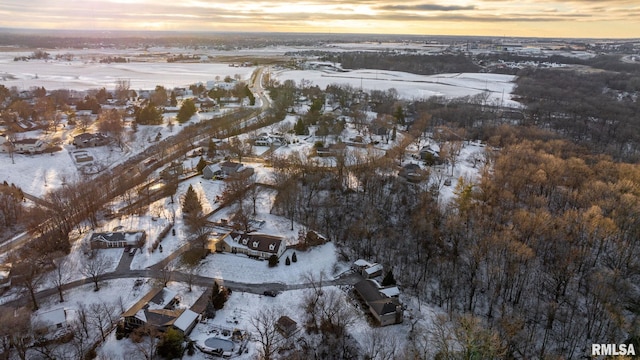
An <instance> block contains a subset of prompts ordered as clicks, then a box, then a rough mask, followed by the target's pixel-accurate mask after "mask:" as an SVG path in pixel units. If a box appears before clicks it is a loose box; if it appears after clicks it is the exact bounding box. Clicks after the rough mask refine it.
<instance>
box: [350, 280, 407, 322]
mask: <svg viewBox="0 0 640 360" xmlns="http://www.w3.org/2000/svg"><path fill="white" fill-rule="evenodd" d="M355 291H356V293H357V294H358V296H360V298H361V299H362V300H363V301H364V303H365V304H366V305H367V306H368V308H369V312H371V315H373V317H374V318H375V319H376V321H377V322H378V323H379V324H380V326H387V325H393V324H399V323H401V322H402V320H403V314H404V310H403V308H402V304H401V303H400V300H398V298H397V297H388V296H386V295H385V294H384V292H382V291H381V289H380V288H379V287H378V286H377V285H376V283H375V282H374V281H373V280H362V281H360V282H359V283H357V284H356V285H355Z"/></svg>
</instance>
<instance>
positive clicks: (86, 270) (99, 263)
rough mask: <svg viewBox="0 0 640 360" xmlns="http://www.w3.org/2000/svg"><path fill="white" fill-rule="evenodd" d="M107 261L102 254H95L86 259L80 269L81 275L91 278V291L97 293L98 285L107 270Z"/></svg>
mask: <svg viewBox="0 0 640 360" xmlns="http://www.w3.org/2000/svg"><path fill="white" fill-rule="evenodd" d="M109 265H110V263H109V259H107V257H106V256H104V255H102V254H97V255H94V256H92V257H91V258H89V259H87V260H86V261H85V263H84V266H83V267H82V268H81V269H80V273H82V275H84V276H86V277H89V278H91V281H93V284H94V285H95V287H94V289H93V291H99V290H100V285H99V282H100V280H101V279H102V276H103V275H104V274H105V273H106V272H107V270H108V269H109Z"/></svg>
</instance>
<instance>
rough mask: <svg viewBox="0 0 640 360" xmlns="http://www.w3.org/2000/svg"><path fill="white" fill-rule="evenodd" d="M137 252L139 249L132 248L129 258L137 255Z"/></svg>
mask: <svg viewBox="0 0 640 360" xmlns="http://www.w3.org/2000/svg"><path fill="white" fill-rule="evenodd" d="M137 250H138V248H136V247H134V248H131V250H129V256H133V255H135V254H136V251H137Z"/></svg>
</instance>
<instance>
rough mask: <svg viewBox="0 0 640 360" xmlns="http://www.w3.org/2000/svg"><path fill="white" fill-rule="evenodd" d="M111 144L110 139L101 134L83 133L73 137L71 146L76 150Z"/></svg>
mask: <svg viewBox="0 0 640 360" xmlns="http://www.w3.org/2000/svg"><path fill="white" fill-rule="evenodd" d="M110 142H111V138H110V137H108V136H107V135H105V134H102V133H95V134H91V133H84V134H80V135H76V136H74V137H73V142H72V144H73V145H75V146H76V147H77V148H86V147H94V146H103V145H107V144H109V143H110Z"/></svg>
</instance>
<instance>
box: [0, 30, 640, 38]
mask: <svg viewBox="0 0 640 360" xmlns="http://www.w3.org/2000/svg"><path fill="white" fill-rule="evenodd" d="M4 31H9V32H31V33H47V34H49V35H50V36H49V37H54V36H55V35H54V34H51V32H57V33H64V32H70V33H74V32H82V33H91V34H98V33H99V34H103V35H104V33H114V34H117V33H120V34H127V33H128V34H195V35H205V34H220V35H223V34H234V35H249V34H262V35H269V34H280V35H282V34H290V35H313V36H354V37H356V36H366V37H373V36H382V37H398V36H408V37H414V38H485V39H500V38H502V39H505V38H512V39H531V40H564V41H566V40H583V41H584V40H598V41H602V40H612V41H640V37H629V38H625V37H562V36H535V37H534V36H517V35H508V34H504V35H471V34H467V35H446V34H440V35H428V34H412V33H396V34H385V33H348V32H343V33H335V32H295V31H273V30H271V31H221V30H151V29H145V30H125V29H59V28H48V29H45V28H13V27H0V35H2V32H4ZM25 35H26V34H25Z"/></svg>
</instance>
